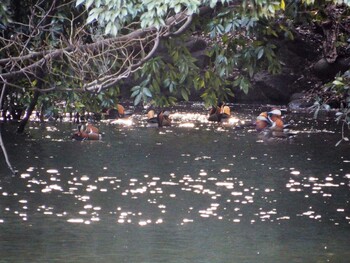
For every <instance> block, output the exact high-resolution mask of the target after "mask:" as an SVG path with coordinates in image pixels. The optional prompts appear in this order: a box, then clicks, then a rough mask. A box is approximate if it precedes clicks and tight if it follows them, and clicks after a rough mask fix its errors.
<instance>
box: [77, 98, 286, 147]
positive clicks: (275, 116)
mask: <svg viewBox="0 0 350 263" xmlns="http://www.w3.org/2000/svg"><path fill="white" fill-rule="evenodd" d="M283 113H285V110H281V109H277V108H273V109H272V110H271V111H265V112H261V113H260V114H259V116H257V118H256V120H255V122H254V123H251V124H250V126H254V127H255V129H256V131H257V132H259V133H260V134H262V135H264V136H267V137H280V138H286V137H288V132H287V131H288V130H287V127H288V126H289V125H288V124H287V125H285V124H284V122H283V120H282V115H283ZM126 115H127V114H126V112H125V109H124V107H123V106H122V105H120V104H118V105H117V107H116V109H110V110H108V111H107V112H106V113H105V118H106V119H109V120H112V121H111V123H113V122H114V121H116V120H120V119H123V118H124V117H125V116H126ZM231 118H232V116H231V109H230V107H229V106H228V105H225V104H223V103H220V104H218V105H217V106H212V107H211V109H210V110H209V113H208V121H209V122H218V123H228V122H229V121H230V119H231ZM146 121H147V126H146V127H158V128H161V127H165V126H171V123H172V119H171V118H170V112H169V111H164V110H161V111H160V112H158V113H157V114H156V112H155V110H153V109H151V110H149V111H148V112H147V119H146ZM72 139H73V140H78V141H83V140H100V139H101V134H100V131H99V129H98V128H97V127H95V126H94V125H93V124H92V123H91V122H90V121H88V122H87V123H86V124H85V123H83V124H79V125H78V129H77V131H75V132H74V134H73V135H72Z"/></svg>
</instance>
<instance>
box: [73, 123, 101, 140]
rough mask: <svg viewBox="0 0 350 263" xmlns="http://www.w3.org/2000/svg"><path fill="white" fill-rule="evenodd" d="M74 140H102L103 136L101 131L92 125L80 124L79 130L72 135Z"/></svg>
mask: <svg viewBox="0 0 350 263" xmlns="http://www.w3.org/2000/svg"><path fill="white" fill-rule="evenodd" d="M72 139H73V140H76V141H84V140H100V139H101V134H100V133H99V129H98V128H97V127H95V126H93V125H92V124H91V123H88V124H87V125H86V126H85V125H84V124H79V125H78V130H77V131H76V132H75V133H74V134H73V135H72Z"/></svg>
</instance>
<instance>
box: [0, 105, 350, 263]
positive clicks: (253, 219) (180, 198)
mask: <svg viewBox="0 0 350 263" xmlns="http://www.w3.org/2000/svg"><path fill="white" fill-rule="evenodd" d="M174 113H175V112H173V114H174ZM255 115H256V112H253V111H252V110H251V109H244V110H241V111H240V112H238V113H237V117H238V118H239V119H241V120H246V121H249V120H252V119H253V118H254V116H255ZM173 117H174V118H175V123H174V125H173V127H169V128H161V129H158V128H147V127H145V125H144V123H143V122H142V118H143V117H142V116H135V117H134V118H135V119H134V122H135V123H137V125H136V124H134V125H131V126H127V125H122V124H106V123H100V124H99V125H98V126H99V128H100V129H101V131H102V132H103V139H102V141H84V142H76V141H71V140H70V139H69V136H70V134H71V132H72V131H73V130H74V128H75V125H73V124H70V123H46V124H38V123H32V124H31V125H30V127H29V130H28V133H27V134H26V135H22V136H20V135H14V134H12V133H11V130H13V129H14V128H13V127H12V126H11V125H10V124H6V125H3V137H4V141H5V146H6V149H7V153H8V156H9V159H10V161H11V164H12V165H13V166H14V167H15V169H16V170H18V173H17V175H16V176H12V175H11V174H10V172H9V169H8V168H7V166H6V163H5V161H4V160H3V161H2V162H1V163H0V171H1V178H0V255H1V261H0V262H135V263H138V262H191V263H193V262H210V263H212V262H230V263H231V262H247V263H248V262H249V263H254V262H281V263H282V262H348V260H349V258H350V252H349V241H350V237H349V236H350V235H349V234H350V231H349V230H350V213H349V186H350V182H349V180H350V155H349V144H346V143H341V144H340V145H339V146H338V147H335V144H336V142H337V141H338V140H339V139H340V138H341V135H340V129H339V126H336V125H334V123H333V122H332V119H331V118H330V119H328V118H325V119H323V120H322V121H318V122H315V121H313V120H312V119H310V118H309V117H308V116H301V115H300V114H298V115H295V114H293V113H290V114H289V115H288V116H286V118H288V119H293V120H294V123H295V124H294V127H293V131H294V132H295V133H296V136H294V137H293V138H290V139H265V138H261V137H259V135H258V134H257V133H256V132H255V131H254V130H253V129H251V128H250V127H245V128H237V127H221V126H219V125H217V124H208V123H205V122H204V121H202V120H203V119H205V114H203V113H199V114H198V113H196V114H195V115H189V114H183V113H178V115H173ZM191 118H192V119H195V121H194V122H192V124H190V123H188V119H191Z"/></svg>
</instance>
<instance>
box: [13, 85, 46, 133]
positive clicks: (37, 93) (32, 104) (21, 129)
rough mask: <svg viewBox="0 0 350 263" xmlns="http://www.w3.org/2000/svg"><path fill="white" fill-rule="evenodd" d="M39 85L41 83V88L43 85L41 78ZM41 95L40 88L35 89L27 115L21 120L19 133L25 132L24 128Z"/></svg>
mask: <svg viewBox="0 0 350 263" xmlns="http://www.w3.org/2000/svg"><path fill="white" fill-rule="evenodd" d="M38 85H39V87H38V88H39V89H40V88H41V85H42V81H41V80H39V83H38ZM39 96H40V92H39V91H38V90H35V92H34V96H33V99H32V101H31V102H30V104H29V107H28V109H27V112H26V115H25V117H24V118H23V119H22V120H21V122H20V123H19V126H18V129H17V133H20V134H21V133H23V132H24V128H25V126H26V125H27V122H28V120H29V118H30V116H31V115H32V112H33V110H34V108H35V106H36V103H37V102H38V98H39Z"/></svg>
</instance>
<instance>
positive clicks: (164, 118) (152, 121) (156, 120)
mask: <svg viewBox="0 0 350 263" xmlns="http://www.w3.org/2000/svg"><path fill="white" fill-rule="evenodd" d="M169 115H170V113H169V111H163V110H162V111H160V112H159V113H158V114H157V116H155V112H154V110H150V111H148V113H147V126H148V127H156V126H158V127H163V126H170V125H171V119H170V117H169Z"/></svg>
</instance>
